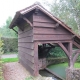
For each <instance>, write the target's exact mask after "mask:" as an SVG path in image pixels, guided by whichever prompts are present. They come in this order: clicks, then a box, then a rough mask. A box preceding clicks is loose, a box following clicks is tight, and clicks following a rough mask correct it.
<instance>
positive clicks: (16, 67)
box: [3, 62, 54, 80]
mask: <svg viewBox="0 0 80 80" xmlns="http://www.w3.org/2000/svg"><path fill="white" fill-rule="evenodd" d="M3 73H4V74H3V75H4V79H5V80H54V79H50V78H45V77H42V76H40V75H39V76H38V77H36V78H33V79H30V78H31V75H30V73H29V72H28V71H27V70H26V69H25V68H24V67H23V66H22V65H21V64H20V63H18V62H11V63H5V64H4V66H3Z"/></svg>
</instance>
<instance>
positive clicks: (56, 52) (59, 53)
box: [49, 47, 66, 58]
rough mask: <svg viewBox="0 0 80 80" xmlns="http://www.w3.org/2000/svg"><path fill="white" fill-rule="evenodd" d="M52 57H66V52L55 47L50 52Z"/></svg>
mask: <svg viewBox="0 0 80 80" xmlns="http://www.w3.org/2000/svg"><path fill="white" fill-rule="evenodd" d="M49 53H50V57H54V58H55V57H66V54H65V52H64V51H63V50H62V49H61V48H60V47H55V48H53V49H51V50H50V52H49Z"/></svg>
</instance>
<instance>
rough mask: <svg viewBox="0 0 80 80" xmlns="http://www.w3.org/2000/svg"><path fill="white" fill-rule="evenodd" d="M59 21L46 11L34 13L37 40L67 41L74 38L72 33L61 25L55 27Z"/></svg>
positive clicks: (35, 38) (35, 37)
mask: <svg viewBox="0 0 80 80" xmlns="http://www.w3.org/2000/svg"><path fill="white" fill-rule="evenodd" d="M56 23H57V22H55V21H54V20H52V19H51V18H49V17H48V16H46V15H45V14H44V13H42V12H40V13H39V14H37V15H36V14H34V15H33V26H34V29H33V33H34V40H35V41H44V40H45V41H62V40H64V41H67V40H71V39H72V34H71V33H70V32H69V31H67V30H66V29H65V28H63V27H62V26H61V25H59V27H57V28H56V29H54V28H53V27H54V26H55V25H56Z"/></svg>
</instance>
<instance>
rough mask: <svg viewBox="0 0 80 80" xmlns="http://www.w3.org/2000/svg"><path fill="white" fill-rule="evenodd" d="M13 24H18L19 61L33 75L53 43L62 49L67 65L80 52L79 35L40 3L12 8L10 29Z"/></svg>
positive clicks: (40, 66)
mask: <svg viewBox="0 0 80 80" xmlns="http://www.w3.org/2000/svg"><path fill="white" fill-rule="evenodd" d="M15 26H17V27H18V28H19V30H18V53H19V54H18V55H19V61H20V63H21V64H22V65H23V66H25V68H26V69H27V70H29V72H30V73H31V74H32V75H34V76H37V75H38V74H39V70H41V69H44V68H46V66H47V63H46V55H47V53H48V52H49V50H50V49H51V48H54V47H55V45H59V46H60V47H61V48H62V49H63V50H64V52H65V53H66V55H67V57H68V60H69V66H70V67H73V65H74V62H75V61H76V58H77V56H78V55H79V52H80V50H79V49H80V38H79V36H77V35H76V34H75V33H74V32H73V31H72V30H71V29H70V28H69V27H68V26H67V25H65V24H64V23H63V22H62V21H60V20H59V19H57V18H56V17H54V16H53V15H52V14H51V13H49V12H48V11H47V10H46V9H45V8H43V7H42V6H41V5H40V4H33V5H32V6H30V7H27V8H25V9H23V10H20V11H18V12H16V15H15V17H14V19H13V20H12V22H11V24H10V26H9V27H10V28H11V29H13V28H14V27H15ZM13 30H14V29H13ZM14 31H16V30H14ZM16 32H17V31H16ZM40 45H42V46H40ZM74 46H76V47H77V48H78V50H76V51H74V53H76V54H75V56H74V57H73V56H72V55H73V52H72V51H73V50H72V48H73V47H74ZM41 51H42V52H41Z"/></svg>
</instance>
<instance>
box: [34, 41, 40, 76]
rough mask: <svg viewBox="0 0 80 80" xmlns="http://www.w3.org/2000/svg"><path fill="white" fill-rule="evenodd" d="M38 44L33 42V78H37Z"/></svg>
mask: <svg viewBox="0 0 80 80" xmlns="http://www.w3.org/2000/svg"><path fill="white" fill-rule="evenodd" d="M38 62H39V61H38V42H34V76H38V74H39V68H38Z"/></svg>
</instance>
